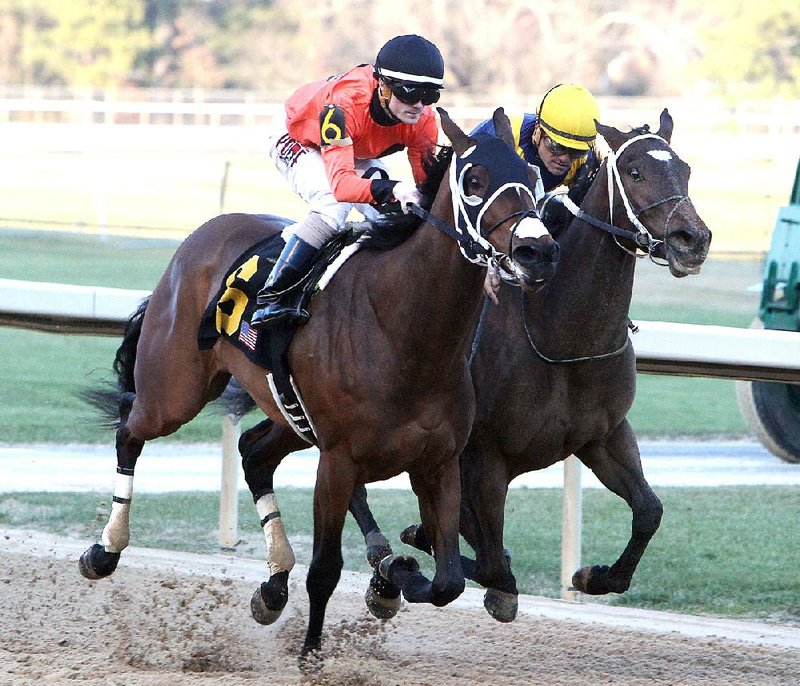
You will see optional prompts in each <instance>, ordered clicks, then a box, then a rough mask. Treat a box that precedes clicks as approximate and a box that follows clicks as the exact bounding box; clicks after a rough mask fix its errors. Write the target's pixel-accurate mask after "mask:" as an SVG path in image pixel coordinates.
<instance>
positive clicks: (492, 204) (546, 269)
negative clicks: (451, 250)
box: [439, 108, 559, 287]
mask: <svg viewBox="0 0 800 686" xmlns="http://www.w3.org/2000/svg"><path fill="white" fill-rule="evenodd" d="M439 114H440V117H441V122H442V130H443V131H444V133H445V135H446V136H447V137H448V138H449V139H450V142H451V144H452V146H453V152H454V158H453V160H452V161H451V164H450V192H451V194H452V202H453V214H454V221H455V224H456V228H457V230H458V231H459V232H460V233H462V234H463V233H468V234H470V236H471V238H472V240H474V241H475V244H477V245H480V246H484V248H485V249H486V251H487V253H488V252H492V251H496V252H497V253H501V254H502V255H504V256H505V257H506V258H509V257H510V258H511V259H510V265H511V266H510V268H509V271H511V272H512V273H513V274H514V275H515V276H516V277H517V279H518V280H519V281H520V283H521V285H523V286H526V287H533V286H534V285H538V284H541V283H543V282H544V281H546V280H547V279H549V278H550V277H551V276H552V275H553V274H554V273H555V268H556V265H557V264H558V255H559V247H558V244H557V243H556V242H555V241H554V240H553V238H552V237H551V236H550V234H549V233H548V232H547V229H545V227H544V225H543V224H542V222H541V220H540V219H539V217H538V215H537V213H536V202H535V200H534V186H535V183H536V177H535V174H534V173H533V172H532V170H531V168H530V167H529V166H528V165H527V164H526V163H525V162H524V161H523V160H522V159H521V158H520V157H519V155H517V153H516V151H515V149H514V138H513V135H512V133H511V124H510V122H509V120H508V117H506V115H505V114H504V113H503V109H502V108H498V109H497V110H495V112H494V117H493V120H494V125H495V131H496V132H497V134H498V135H497V136H487V135H480V136H474V137H470V136H468V135H467V134H465V133H464V132H463V131H462V130H461V129H460V128H459V127H458V126H457V125H456V124H455V123H454V122H453V120H452V119H450V117H449V116H448V115H447V112H445V111H444V110H443V109H441V108H439ZM490 246H491V247H490ZM462 252H463V246H462ZM465 254H467V253H465ZM467 256H468V258H469V255H467ZM474 261H478V260H474Z"/></svg>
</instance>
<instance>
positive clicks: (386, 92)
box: [377, 77, 400, 122]
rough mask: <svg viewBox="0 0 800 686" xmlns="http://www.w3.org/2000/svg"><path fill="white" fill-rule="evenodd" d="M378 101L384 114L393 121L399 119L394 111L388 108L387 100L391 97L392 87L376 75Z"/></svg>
mask: <svg viewBox="0 0 800 686" xmlns="http://www.w3.org/2000/svg"><path fill="white" fill-rule="evenodd" d="M377 91H378V102H379V103H380V106H381V108H383V111H384V112H385V113H386V115H387V116H388V117H389V118H390V119H391V120H392V121H395V122H398V121H400V120H399V119H398V118H397V117H396V116H395V115H394V113H393V112H392V111H391V110H390V109H389V101H390V100H391V99H392V89H391V88H389V86H388V84H387V83H386V81H384V80H383V79H382V78H380V77H378V88H377Z"/></svg>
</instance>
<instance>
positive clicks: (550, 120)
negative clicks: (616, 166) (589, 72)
mask: <svg viewBox="0 0 800 686" xmlns="http://www.w3.org/2000/svg"><path fill="white" fill-rule="evenodd" d="M537 114H538V116H539V124H540V126H541V127H542V128H543V129H544V131H545V132H546V133H547V135H548V136H550V138H552V139H553V140H554V141H555V142H556V143H560V144H561V145H564V146H566V147H567V148H573V149H574V150H589V149H590V148H591V147H593V145H594V140H595V137H596V136H597V127H596V126H595V123H594V120H595V119H600V107H599V106H598V105H597V101H596V100H595V99H594V96H593V95H592V94H591V93H590V92H589V91H587V90H586V89H585V88H582V87H581V86H576V85H575V84H574V83H561V84H559V85H557V86H553V87H552V88H551V89H550V90H549V91H547V93H545V95H544V97H543V98H542V102H541V104H540V105H539V111H538V112H537Z"/></svg>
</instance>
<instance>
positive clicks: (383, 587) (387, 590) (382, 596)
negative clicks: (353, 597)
mask: <svg viewBox="0 0 800 686" xmlns="http://www.w3.org/2000/svg"><path fill="white" fill-rule="evenodd" d="M364 601H365V602H366V604H367V609H368V610H369V611H370V613H371V614H372V616H373V617H375V618H376V619H391V618H392V617H394V616H395V615H396V614H397V611H398V610H399V609H400V589H399V588H397V586H395V585H394V584H393V583H392V582H391V581H387V580H386V579H384V578H383V577H382V576H381V575H380V574H378V573H377V572H375V573H374V574H373V575H372V578H371V579H370V580H369V586H367V592H366V593H365V594H364Z"/></svg>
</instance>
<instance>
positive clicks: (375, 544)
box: [365, 531, 392, 569]
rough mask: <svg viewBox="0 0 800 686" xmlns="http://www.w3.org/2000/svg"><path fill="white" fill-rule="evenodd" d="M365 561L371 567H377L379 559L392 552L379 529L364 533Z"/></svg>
mask: <svg viewBox="0 0 800 686" xmlns="http://www.w3.org/2000/svg"><path fill="white" fill-rule="evenodd" d="M365 541H366V544H367V562H368V563H369V566H370V567H372V568H373V569H377V568H378V565H379V564H380V561H381V560H382V559H383V558H384V557H386V556H387V555H391V554H392V546H391V545H390V544H389V541H388V540H386V536H384V535H383V534H382V533H381V532H380V531H378V532H370V533H368V534H367V535H366V537H365Z"/></svg>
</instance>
